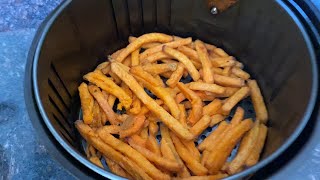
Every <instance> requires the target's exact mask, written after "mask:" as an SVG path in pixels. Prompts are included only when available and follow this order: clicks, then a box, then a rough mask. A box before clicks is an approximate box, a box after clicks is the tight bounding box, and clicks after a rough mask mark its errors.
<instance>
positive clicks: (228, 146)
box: [205, 119, 252, 174]
mask: <svg viewBox="0 0 320 180" xmlns="http://www.w3.org/2000/svg"><path fill="white" fill-rule="evenodd" d="M251 126H252V120H250V119H247V120H244V121H242V122H241V123H240V124H239V125H238V126H236V127H234V128H232V129H231V130H230V131H228V133H227V134H226V135H225V136H224V138H223V141H220V143H219V144H217V145H216V146H215V147H214V149H212V150H211V152H210V155H209V158H208V160H207V161H206V163H205V167H208V169H209V172H210V173H212V174H216V173H218V172H219V170H220V169H221V168H222V166H223V165H224V163H225V162H226V160H227V158H228V156H229V154H230V153H231V151H232V149H233V148H234V146H235V145H236V143H237V142H238V141H239V140H240V138H241V137H242V136H243V135H244V134H245V133H246V132H247V131H248V130H249V129H250V128H251Z"/></svg>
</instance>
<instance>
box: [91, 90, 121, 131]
mask: <svg viewBox="0 0 320 180" xmlns="http://www.w3.org/2000/svg"><path fill="white" fill-rule="evenodd" d="M89 91H90V93H91V94H92V95H93V97H94V98H95V99H96V100H97V102H98V103H99V105H100V107H101V108H102V109H103V111H104V112H105V113H106V115H107V117H108V120H109V122H110V123H111V124H114V125H118V124H119V121H118V120H117V116H116V114H115V112H114V111H113V110H112V108H111V107H110V105H109V103H108V101H107V100H106V98H105V96H104V95H103V94H102V92H101V91H100V89H99V88H98V87H97V86H94V85H90V86H89Z"/></svg>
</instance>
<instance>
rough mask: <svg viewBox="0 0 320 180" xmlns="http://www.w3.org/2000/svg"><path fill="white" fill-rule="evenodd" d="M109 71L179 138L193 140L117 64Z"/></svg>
mask: <svg viewBox="0 0 320 180" xmlns="http://www.w3.org/2000/svg"><path fill="white" fill-rule="evenodd" d="M111 69H112V71H113V72H114V73H116V74H117V75H118V76H119V77H120V78H121V80H122V81H124V82H125V83H126V84H127V85H128V86H129V87H130V89H131V90H132V91H133V92H134V93H135V95H136V96H137V97H138V98H139V99H140V100H141V102H142V103H143V104H145V105H146V106H147V107H148V109H150V110H151V111H152V112H153V113H154V114H155V115H156V116H158V117H159V118H160V119H161V120H162V122H163V123H164V124H166V125H167V126H168V127H169V128H170V129H171V130H173V131H174V132H175V133H177V135H178V136H179V137H181V138H183V139H186V140H191V139H193V138H194V137H193V135H192V134H191V133H190V132H189V131H188V130H187V129H186V128H184V127H183V126H182V125H181V124H180V123H179V121H178V120H176V119H175V118H173V117H172V116H171V115H170V114H169V113H168V112H167V111H166V110H164V109H163V108H162V107H161V106H159V105H158V104H157V103H156V102H155V101H154V100H153V99H152V98H151V97H149V95H148V94H147V93H146V92H145V91H144V89H143V88H142V87H141V86H140V85H139V83H138V82H137V81H136V80H135V79H134V78H133V77H132V76H131V75H130V74H129V73H128V72H126V71H125V70H124V69H122V68H121V66H119V65H117V63H111Z"/></svg>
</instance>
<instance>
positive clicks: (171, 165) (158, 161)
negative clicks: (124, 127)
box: [128, 140, 182, 172]
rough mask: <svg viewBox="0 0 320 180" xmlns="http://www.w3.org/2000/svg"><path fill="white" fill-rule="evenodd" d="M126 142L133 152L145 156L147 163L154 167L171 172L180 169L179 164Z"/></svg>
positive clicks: (131, 142) (133, 143)
mask: <svg viewBox="0 0 320 180" xmlns="http://www.w3.org/2000/svg"><path fill="white" fill-rule="evenodd" d="M128 142H129V144H130V145H131V146H132V147H133V148H134V149H135V150H137V151H138V152H140V153H141V154H142V155H143V156H145V157H146V158H147V159H148V160H149V161H151V162H153V163H154V164H155V165H157V166H159V167H161V168H164V169H166V170H168V171H172V172H178V171H180V170H181V169H182V166H181V164H179V163H177V162H175V161H172V160H169V159H165V158H163V157H161V156H160V155H159V154H156V153H153V152H151V151H149V150H148V149H145V148H144V147H141V146H139V145H138V144H136V143H135V142H133V141H130V140H129V141H128Z"/></svg>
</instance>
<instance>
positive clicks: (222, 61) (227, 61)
mask: <svg viewBox="0 0 320 180" xmlns="http://www.w3.org/2000/svg"><path fill="white" fill-rule="evenodd" d="M211 63H212V66H213V67H216V68H219V67H223V68H226V67H232V66H234V65H235V64H236V61H235V60H234V57H232V56H228V57H218V58H211Z"/></svg>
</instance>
